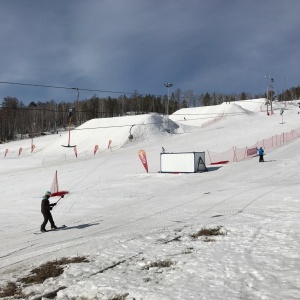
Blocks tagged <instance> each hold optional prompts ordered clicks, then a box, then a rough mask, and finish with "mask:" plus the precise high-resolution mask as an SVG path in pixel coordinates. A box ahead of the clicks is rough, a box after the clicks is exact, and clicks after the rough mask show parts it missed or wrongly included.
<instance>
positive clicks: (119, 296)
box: [109, 293, 129, 300]
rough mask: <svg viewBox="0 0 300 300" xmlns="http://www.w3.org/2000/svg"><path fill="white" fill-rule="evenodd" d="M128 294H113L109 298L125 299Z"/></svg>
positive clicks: (113, 299) (115, 299)
mask: <svg viewBox="0 0 300 300" xmlns="http://www.w3.org/2000/svg"><path fill="white" fill-rule="evenodd" d="M128 295H129V293H126V294H123V295H115V296H113V297H112V298H110V299H109V300H125V298H126V297H127V296H128Z"/></svg>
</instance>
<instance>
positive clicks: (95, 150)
mask: <svg viewBox="0 0 300 300" xmlns="http://www.w3.org/2000/svg"><path fill="white" fill-rule="evenodd" d="M97 150H98V145H95V149H94V155H95V154H96V152H97Z"/></svg>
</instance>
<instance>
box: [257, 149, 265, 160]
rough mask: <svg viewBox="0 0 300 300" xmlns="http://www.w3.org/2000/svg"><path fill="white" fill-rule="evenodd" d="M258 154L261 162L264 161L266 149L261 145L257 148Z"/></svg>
mask: <svg viewBox="0 0 300 300" xmlns="http://www.w3.org/2000/svg"><path fill="white" fill-rule="evenodd" d="M257 151H258V155H259V162H264V149H263V148H262V147H260V148H259V149H258V148H257Z"/></svg>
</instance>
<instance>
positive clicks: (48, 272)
mask: <svg viewBox="0 0 300 300" xmlns="http://www.w3.org/2000/svg"><path fill="white" fill-rule="evenodd" d="M81 262H88V260H87V258H86V257H82V256H78V257H72V258H67V257H64V258H61V259H59V260H54V261H49V262H46V263H45V264H43V265H41V266H39V267H38V268H35V269H33V270H31V272H30V273H31V275H29V276H27V277H23V278H21V279H20V281H21V282H22V283H24V284H36V283H43V282H44V281H45V280H46V279H48V278H51V277H58V276H59V275H61V274H62V273H63V272H64V269H63V267H62V266H63V265H67V264H71V263H81Z"/></svg>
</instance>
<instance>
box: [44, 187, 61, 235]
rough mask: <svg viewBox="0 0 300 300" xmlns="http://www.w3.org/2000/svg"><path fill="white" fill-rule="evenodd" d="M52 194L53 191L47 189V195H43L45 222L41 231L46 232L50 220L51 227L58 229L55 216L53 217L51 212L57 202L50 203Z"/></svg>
mask: <svg viewBox="0 0 300 300" xmlns="http://www.w3.org/2000/svg"><path fill="white" fill-rule="evenodd" d="M50 196H51V192H49V191H47V192H46V193H45V196H43V199H42V204H41V212H42V214H43V216H44V222H43V223H42V225H41V232H46V231H47V230H46V225H47V223H48V221H50V224H51V229H57V227H56V225H55V223H54V221H53V218H52V214H51V209H52V208H53V206H55V205H56V203H52V204H50V201H49V198H50Z"/></svg>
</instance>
